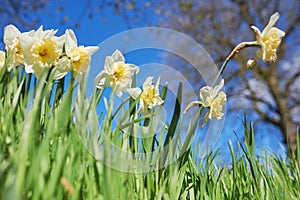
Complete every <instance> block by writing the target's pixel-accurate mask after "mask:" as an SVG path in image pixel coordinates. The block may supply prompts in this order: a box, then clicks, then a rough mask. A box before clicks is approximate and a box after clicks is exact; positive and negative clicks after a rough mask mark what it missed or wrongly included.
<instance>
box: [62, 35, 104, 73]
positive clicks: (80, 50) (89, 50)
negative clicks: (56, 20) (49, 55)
mask: <svg viewBox="0 0 300 200" xmlns="http://www.w3.org/2000/svg"><path fill="white" fill-rule="evenodd" d="M65 47H66V54H67V56H68V57H69V58H70V60H71V69H72V70H73V71H74V72H75V73H83V72H85V71H86V70H87V69H88V67H89V66H90V63H91V56H92V54H93V53H95V52H96V51H97V50H98V49H99V47H97V46H87V47H84V46H77V39H76V36H75V34H74V32H73V31H72V30H71V29H67V30H66V45H65Z"/></svg>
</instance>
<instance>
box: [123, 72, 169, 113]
mask: <svg viewBox="0 0 300 200" xmlns="http://www.w3.org/2000/svg"><path fill="white" fill-rule="evenodd" d="M152 80H153V77H152V76H150V77H148V78H147V79H146V80H145V82H144V84H143V90H141V89H140V88H129V89H127V92H128V93H129V95H130V96H131V97H132V98H134V99H137V98H138V97H139V96H140V107H139V109H138V111H137V113H144V114H146V113H148V109H152V108H154V107H155V106H158V105H161V104H163V103H164V101H163V100H162V99H161V98H160V96H159V90H158V86H159V80H158V82H157V83H156V84H155V85H153V84H152Z"/></svg>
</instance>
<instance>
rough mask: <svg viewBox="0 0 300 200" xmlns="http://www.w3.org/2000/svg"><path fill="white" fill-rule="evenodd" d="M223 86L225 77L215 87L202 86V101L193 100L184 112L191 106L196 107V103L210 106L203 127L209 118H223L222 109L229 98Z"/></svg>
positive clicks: (206, 106)
mask: <svg viewBox="0 0 300 200" xmlns="http://www.w3.org/2000/svg"><path fill="white" fill-rule="evenodd" d="M223 86H224V79H222V80H221V82H220V83H219V84H218V85H216V86H214V87H211V86H204V87H203V88H201V89H200V93H199V95H200V101H193V102H191V103H190V104H189V105H188V106H187V108H186V109H185V110H184V113H186V112H187V111H188V110H189V109H190V108H191V107H194V106H196V105H202V106H203V107H205V108H208V109H209V110H208V112H207V113H206V115H205V117H204V120H203V122H202V127H203V126H204V125H205V123H206V122H207V121H208V120H209V119H212V118H215V119H217V120H220V119H222V117H223V116H224V114H223V113H222V111H223V108H224V105H225V103H226V100H227V99H226V94H225V92H223V91H221V90H222V88H223Z"/></svg>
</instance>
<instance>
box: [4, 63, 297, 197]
mask: <svg viewBox="0 0 300 200" xmlns="http://www.w3.org/2000/svg"><path fill="white" fill-rule="evenodd" d="M30 83H31V85H32V84H35V85H34V86H33V88H32V86H31V87H29V86H30ZM66 84H67V85H68V86H67V87H65V88H66V89H65V91H64V93H63V95H62V96H61V94H59V89H61V88H64V86H63V84H62V82H60V83H59V82H55V81H52V80H51V75H50V76H46V75H45V76H44V77H43V78H42V79H41V80H40V81H34V79H33V78H30V76H28V75H27V76H25V75H24V73H23V71H22V70H21V69H16V70H15V71H14V72H11V73H8V72H6V69H5V68H3V69H1V71H0V177H1V181H0V198H1V199H76V200H77V199H298V198H299V196H300V192H299V191H300V190H299V188H300V168H299V162H297V161H295V160H282V159H280V158H278V157H276V156H274V155H268V154H266V155H265V156H264V157H262V158H257V157H256V156H254V155H253V154H254V153H253V151H254V150H253V145H254V143H253V137H252V136H253V128H252V126H251V124H250V126H248V125H247V122H246V121H245V124H244V125H245V134H246V135H247V138H248V141H247V142H246V147H244V146H241V145H239V151H238V152H234V150H233V148H232V145H231V144H230V143H229V148H231V156H232V163H231V165H232V166H231V167H230V168H228V167H226V166H221V165H220V164H219V163H218V162H216V160H218V154H217V153H210V154H208V155H207V156H206V157H205V159H203V160H201V161H200V164H198V165H199V166H200V167H197V162H196V161H197V158H196V156H194V154H193V153H192V152H193V151H189V150H190V148H193V147H191V146H190V144H191V142H192V140H194V139H195V138H193V134H194V132H195V129H196V124H198V119H199V117H200V112H199V116H196V117H195V122H192V123H191V124H190V125H189V129H188V132H187V137H186V140H185V141H180V139H179V134H180V131H181V125H182V121H183V116H181V115H180V113H179V112H180V101H178V102H176V105H175V106H174V112H173V118H172V122H171V123H170V125H169V126H167V125H166V127H165V129H163V130H162V131H161V134H162V135H163V134H165V135H166V138H163V137H160V138H159V137H158V138H154V137H153V138H150V139H149V138H146V139H137V138H135V137H133V136H134V135H137V134H139V133H138V132H137V131H135V124H136V123H137V122H138V121H142V120H143V119H142V118H137V117H136V118H133V119H131V120H129V121H128V123H127V124H123V125H124V127H126V129H125V128H124V127H122V128H120V127H115V126H114V125H113V119H112V116H113V112H112V111H111V110H112V107H111V105H112V102H111V101H112V99H110V100H107V101H108V102H109V103H108V104H107V105H108V111H107V113H106V114H105V113H103V115H101V114H97V112H96V111H97V109H96V108H97V105H98V102H99V101H104V97H103V96H102V92H103V91H101V90H95V92H94V95H93V96H92V97H90V98H88V99H86V98H85V97H84V96H83V95H82V94H84V84H81V85H78V84H76V85H75V86H74V80H73V79H72V78H71V80H70V81H67V80H66ZM56 87H57V88H58V89H55V88H56ZM166 87H167V86H166ZM166 87H165V88H164V89H163V91H162V98H165V95H166V91H167V90H166ZM75 89H77V90H75ZM181 90H182V88H181V86H179V89H178V94H177V96H178V98H179V99H180V98H181V93H182V92H181ZM53 96H56V98H55V99H54V100H53V99H52V97H53ZM136 102H138V101H130V105H131V108H132V109H131V110H130V112H129V111H126V110H125V111H124V109H125V108H122V109H123V111H124V113H125V114H126V113H127V114H128V113H134V112H135V110H134V105H135V103H136ZM122 109H121V110H122ZM120 112H121V111H120ZM131 116H134V115H131ZM125 117H126V115H125ZM127 117H128V116H127ZM148 117H149V120H150V122H148V123H149V124H150V125H151V120H152V118H154V117H153V116H151V114H150V116H148ZM99 118H101V120H100V121H101V123H100V124H98V119H99ZM149 127H150V128H151V126H149ZM125 130H127V131H128V130H130V131H131V133H133V136H128V135H126V134H124V132H126V131H125ZM150 130H151V129H150ZM98 133H100V134H98ZM251 135H252V136H251ZM108 139H109V141H111V142H112V143H113V144H114V145H115V146H116V147H120V148H122V149H123V150H126V151H129V152H144V153H150V152H153V150H157V149H161V148H163V147H165V149H166V151H165V152H164V153H165V154H166V156H165V157H164V156H163V157H157V156H158V155H159V154H158V153H154V154H150V155H151V156H150V157H147V159H150V160H151V162H152V163H153V166H152V168H151V170H150V172H144V173H143V172H141V171H140V173H134V172H133V171H132V169H131V170H129V172H124V171H123V172H122V171H119V170H117V169H113V168H110V167H108V166H107V165H105V164H103V162H102V161H99V159H96V158H98V157H97V155H96V153H97V152H98V153H99V151H100V153H102V154H103V155H105V156H106V158H107V159H108V158H111V157H113V156H111V152H112V151H115V149H114V150H112V149H109V146H108V144H107V140H108ZM172 142H173V143H172ZM168 144H173V145H171V146H168ZM174 146H175V147H176V148H173V147H174ZM298 149H299V148H298ZM114 156H116V157H118V155H114ZM119 156H120V155H119ZM121 156H122V155H121ZM179 156H180V157H179ZM298 158H299V156H298ZM111 161H114V160H111ZM168 161H169V162H168ZM170 161H173V162H170ZM166 162H168V163H169V165H166V164H165V163H166ZM204 163H205V164H204ZM118 164H120V163H118ZM121 164H122V163H121ZM138 164H141V163H138ZM160 166H165V167H163V168H160ZM148 170H149V169H148ZM136 171H139V170H138V169H137V170H136Z"/></svg>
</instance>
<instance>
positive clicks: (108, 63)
mask: <svg viewBox="0 0 300 200" xmlns="http://www.w3.org/2000/svg"><path fill="white" fill-rule="evenodd" d="M138 72H139V67H137V66H136V65H134V64H126V63H125V59H124V56H123V55H122V53H121V52H120V51H119V50H116V51H115V52H114V53H113V54H112V55H111V56H106V58H105V64H104V70H102V71H101V72H100V73H99V74H98V76H97V77H96V79H95V84H96V87H97V88H105V87H111V88H113V90H114V92H115V93H116V95H117V96H118V97H121V96H122V95H123V92H124V91H126V90H127V89H128V88H130V87H131V83H132V76H133V75H134V74H137V73H138Z"/></svg>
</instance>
